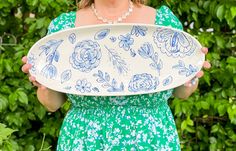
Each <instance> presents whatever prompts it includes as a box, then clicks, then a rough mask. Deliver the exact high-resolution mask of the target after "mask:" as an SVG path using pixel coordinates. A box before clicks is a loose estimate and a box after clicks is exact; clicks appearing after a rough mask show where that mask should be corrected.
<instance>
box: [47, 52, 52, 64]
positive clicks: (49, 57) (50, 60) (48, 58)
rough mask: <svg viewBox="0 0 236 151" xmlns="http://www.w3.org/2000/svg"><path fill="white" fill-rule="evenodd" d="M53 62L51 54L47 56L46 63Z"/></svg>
mask: <svg viewBox="0 0 236 151" xmlns="http://www.w3.org/2000/svg"><path fill="white" fill-rule="evenodd" d="M52 61H53V54H50V55H49V56H47V59H46V62H50V63H51V62H52Z"/></svg>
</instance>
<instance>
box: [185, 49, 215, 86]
mask: <svg viewBox="0 0 236 151" xmlns="http://www.w3.org/2000/svg"><path fill="white" fill-rule="evenodd" d="M201 51H202V52H203V53H204V54H205V55H207V53H208V48H206V47H202V49H201ZM203 68H204V69H209V68H211V64H210V62H209V61H205V62H204V63H203ZM203 75H204V72H203V71H202V70H201V71H199V72H198V73H197V74H196V77H195V78H194V79H193V80H191V81H189V82H187V83H185V86H192V85H193V84H194V82H196V79H198V78H201V77H202V76H203Z"/></svg>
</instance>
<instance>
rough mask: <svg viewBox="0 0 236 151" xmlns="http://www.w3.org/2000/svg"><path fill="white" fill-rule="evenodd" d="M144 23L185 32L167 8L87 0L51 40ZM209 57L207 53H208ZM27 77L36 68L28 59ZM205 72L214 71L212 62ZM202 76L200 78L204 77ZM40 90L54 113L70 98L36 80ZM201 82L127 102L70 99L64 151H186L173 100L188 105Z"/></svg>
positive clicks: (59, 21) (57, 24) (61, 143)
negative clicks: (83, 29) (66, 33)
mask: <svg viewBox="0 0 236 151" xmlns="http://www.w3.org/2000/svg"><path fill="white" fill-rule="evenodd" d="M117 22H122V23H144V24H157V25H164V26H171V27H173V28H177V29H182V24H181V23H180V21H179V20H178V19H177V18H176V16H174V14H173V13H172V12H171V10H170V9H169V8H168V7H166V6H162V7H160V8H159V9H157V10H156V9H153V8H150V7H148V6H145V5H144V2H143V1H142V0H132V1H129V0H81V1H80V9H79V10H78V11H77V12H69V13H63V14H61V15H60V16H59V17H57V18H56V19H54V20H53V21H52V22H51V24H50V26H49V29H48V34H51V33H54V32H57V31H60V30H63V29H66V28H74V27H79V26H85V25H92V24H104V23H117ZM202 51H203V52H204V53H205V54H206V53H207V49H206V48H202ZM22 60H23V62H24V63H25V65H24V66H23V67H22V71H23V72H25V73H28V72H29V69H30V67H31V66H30V65H29V64H26V62H27V58H26V57H23V59H22ZM204 67H206V68H209V67H210V64H209V63H208V62H205V63H204ZM202 75H203V72H202V71H200V72H199V73H198V74H197V77H198V78H199V77H201V76H202ZM29 79H30V81H31V82H32V83H33V84H34V85H35V86H37V87H38V89H37V97H38V99H39V101H40V102H41V103H42V104H43V105H44V106H45V107H46V108H47V109H48V110H49V111H51V112H54V111H56V110H57V109H58V108H60V106H61V105H62V104H63V103H64V102H65V100H66V95H65V94H62V93H59V92H56V91H53V90H50V89H48V88H46V87H44V86H42V85H41V84H39V83H38V82H37V81H35V78H34V77H32V76H30V77H29ZM197 85H198V82H197V81H196V82H195V83H192V84H191V83H190V82H188V83H187V84H185V85H182V86H180V87H178V88H176V89H175V90H174V91H173V90H166V91H163V92H160V93H153V94H144V95H134V96H123V97H92V96H77V95H71V94H67V96H68V98H69V100H70V101H71V102H72V107H71V109H70V110H69V112H68V113H67V115H66V117H65V119H64V122H63V124H62V127H61V131H60V136H59V140H58V146H57V150H58V151H67V150H68V151H70V150H175V151H176V150H180V144H179V139H178V135H177V131H176V126H175V123H174V119H173V116H172V113H171V111H170V109H169V107H168V105H167V100H168V98H169V97H170V96H171V95H172V93H173V95H174V96H175V97H179V98H183V99H186V98H188V97H189V96H190V95H191V93H193V92H194V91H195V90H196V88H197Z"/></svg>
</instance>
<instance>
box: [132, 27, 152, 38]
mask: <svg viewBox="0 0 236 151" xmlns="http://www.w3.org/2000/svg"><path fill="white" fill-rule="evenodd" d="M147 30H148V29H147V27H145V26H133V28H132V30H131V35H135V36H136V37H138V36H145V35H146V32H147Z"/></svg>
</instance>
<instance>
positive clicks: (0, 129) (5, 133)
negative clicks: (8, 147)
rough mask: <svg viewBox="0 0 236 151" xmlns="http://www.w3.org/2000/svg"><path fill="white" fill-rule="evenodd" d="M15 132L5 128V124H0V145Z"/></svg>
mask: <svg viewBox="0 0 236 151" xmlns="http://www.w3.org/2000/svg"><path fill="white" fill-rule="evenodd" d="M15 131H16V130H13V129H10V128H6V125H5V124H2V123H0V144H1V143H2V141H3V140H6V139H7V138H8V137H9V136H10V135H11V134H12V133H13V132H15Z"/></svg>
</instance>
